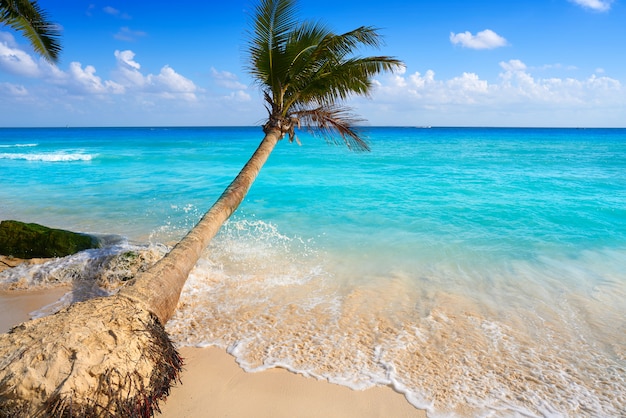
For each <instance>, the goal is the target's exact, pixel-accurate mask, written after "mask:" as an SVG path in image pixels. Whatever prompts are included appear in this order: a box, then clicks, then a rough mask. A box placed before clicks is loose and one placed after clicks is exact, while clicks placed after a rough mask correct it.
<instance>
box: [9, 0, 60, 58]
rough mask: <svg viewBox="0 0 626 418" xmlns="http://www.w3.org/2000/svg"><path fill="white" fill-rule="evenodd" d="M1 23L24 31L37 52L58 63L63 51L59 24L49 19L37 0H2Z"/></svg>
mask: <svg viewBox="0 0 626 418" xmlns="http://www.w3.org/2000/svg"><path fill="white" fill-rule="evenodd" d="M0 23H3V24H5V25H7V26H9V27H11V28H13V29H15V30H16V31H18V32H22V33H23V34H24V36H26V38H28V40H29V41H30V43H31V45H32V46H33V48H34V49H35V52H37V53H38V54H40V55H41V56H43V57H44V58H45V59H46V60H47V61H48V62H50V63H56V62H57V61H58V59H59V54H60V52H61V43H60V42H59V38H60V30H59V26H58V25H55V24H54V23H52V22H50V21H49V20H48V17H47V15H46V13H45V12H44V11H43V10H42V9H41V7H39V5H38V4H37V2H36V1H35V0H30V1H29V0H0Z"/></svg>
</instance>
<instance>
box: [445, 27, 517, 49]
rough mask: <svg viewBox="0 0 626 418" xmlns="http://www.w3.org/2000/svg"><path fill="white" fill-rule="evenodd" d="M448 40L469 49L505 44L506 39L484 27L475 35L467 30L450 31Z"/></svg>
mask: <svg viewBox="0 0 626 418" xmlns="http://www.w3.org/2000/svg"><path fill="white" fill-rule="evenodd" d="M450 42H452V43H453V44H454V45H456V44H460V45H461V46H463V47H465V48H470V49H494V48H499V47H502V46H506V44H507V42H506V39H504V38H503V37H502V36H500V35H498V34H497V33H495V32H494V31H492V30H491V29H485V30H484V31H482V32H478V33H477V34H476V35H472V34H471V33H470V32H469V31H467V32H463V33H453V32H450Z"/></svg>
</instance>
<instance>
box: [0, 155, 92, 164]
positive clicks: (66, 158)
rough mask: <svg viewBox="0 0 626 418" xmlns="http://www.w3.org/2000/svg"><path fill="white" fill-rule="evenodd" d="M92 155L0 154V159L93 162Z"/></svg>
mask: <svg viewBox="0 0 626 418" xmlns="http://www.w3.org/2000/svg"><path fill="white" fill-rule="evenodd" d="M93 157H94V156H93V155H92V154H81V153H50V154H45V153H41V154H25V153H0V159H4V160H26V161H45V162H68V161H91V160H92V159H93Z"/></svg>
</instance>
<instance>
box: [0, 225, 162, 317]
mask: <svg viewBox="0 0 626 418" xmlns="http://www.w3.org/2000/svg"><path fill="white" fill-rule="evenodd" d="M108 238H110V237H108ZM118 241H119V240H118ZM166 251H167V249H166V248H165V247H163V246H159V245H150V246H136V245H129V244H126V243H123V242H119V243H118V244H115V245H109V246H106V247H104V248H99V249H93V250H86V251H81V252H79V253H76V254H74V255H70V256H67V257H62V258H56V259H52V260H50V261H47V262H45V263H43V264H36V263H35V264H32V263H29V262H25V263H22V264H19V265H17V266H16V267H13V268H11V269H7V270H4V271H2V272H0V290H5V291H11V290H34V289H41V288H49V287H55V286H63V285H65V286H69V287H71V290H70V291H69V292H68V293H67V294H66V295H65V296H64V297H63V298H62V299H61V300H59V301H57V302H55V303H53V304H51V305H48V306H46V307H44V308H42V309H40V310H39V311H37V312H35V313H33V314H32V316H34V317H40V316H46V315H49V314H52V313H54V312H56V311H58V310H60V309H62V308H64V307H66V306H68V305H69V304H70V303H73V302H78V301H82V300H87V299H91V298H94V297H99V296H107V295H111V294H114V293H115V292H117V290H118V289H119V288H120V286H121V285H122V284H123V283H125V282H126V281H128V280H130V279H132V278H133V277H134V276H135V275H136V274H137V273H138V272H140V271H144V270H146V269H147V268H148V267H150V266H151V265H152V264H154V263H155V262H156V261H158V260H159V259H160V258H161V257H163V255H164V254H165V253H166Z"/></svg>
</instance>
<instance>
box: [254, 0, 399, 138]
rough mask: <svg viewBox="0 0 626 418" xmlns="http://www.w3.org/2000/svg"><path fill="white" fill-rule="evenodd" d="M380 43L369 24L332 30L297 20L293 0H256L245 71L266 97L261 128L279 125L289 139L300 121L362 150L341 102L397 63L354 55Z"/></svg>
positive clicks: (353, 120)
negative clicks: (266, 116)
mask: <svg viewBox="0 0 626 418" xmlns="http://www.w3.org/2000/svg"><path fill="white" fill-rule="evenodd" d="M381 44H382V38H381V37H380V35H379V34H378V31H377V29H375V28H373V27H369V26H361V27H359V28H356V29H354V30H352V31H349V32H346V33H344V34H340V35H337V34H334V33H333V32H332V31H331V30H329V29H328V28H327V27H326V26H324V25H322V24H321V23H318V22H301V23H298V22H297V21H296V13H295V3H294V1H293V0H262V1H261V3H260V5H259V6H258V7H257V9H256V15H255V17H254V25H253V30H252V31H251V33H250V41H249V48H248V55H249V58H250V61H249V62H250V67H249V71H250V74H251V75H252V77H253V78H254V80H255V82H256V83H257V84H258V85H259V86H260V88H261V89H262V91H263V94H264V97H265V100H266V102H267V110H268V113H269V119H268V122H267V124H266V125H265V129H266V130H269V129H276V130H279V131H280V134H281V136H284V135H286V134H288V135H289V138H290V139H292V140H293V139H294V137H295V133H294V131H295V129H296V127H299V126H301V125H305V126H306V127H309V128H311V129H312V131H313V132H314V133H320V134H321V135H322V136H324V137H326V138H327V139H328V138H330V137H332V136H333V135H339V136H340V137H341V138H342V140H343V142H344V143H345V144H346V145H348V146H349V147H350V148H351V149H357V150H368V149H369V148H368V146H367V144H366V142H365V140H364V139H363V138H361V136H360V135H359V133H358V131H356V130H355V129H354V128H353V127H352V126H353V125H354V124H356V123H357V122H359V121H360V119H358V118H356V117H354V115H352V114H351V113H350V112H349V111H348V109H347V108H346V107H345V106H344V105H342V103H341V102H343V101H345V100H347V99H349V98H350V97H352V96H369V94H370V93H371V90H372V86H373V83H372V78H373V77H374V76H376V75H377V74H379V73H382V72H384V71H393V70H396V69H398V68H401V67H403V65H404V64H403V63H402V62H401V61H399V60H397V59H395V58H392V57H388V56H368V57H359V56H357V55H356V52H357V51H358V50H360V49H368V48H369V49H371V48H379V47H380V46H381ZM332 142H336V141H334V140H333V141H332Z"/></svg>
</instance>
